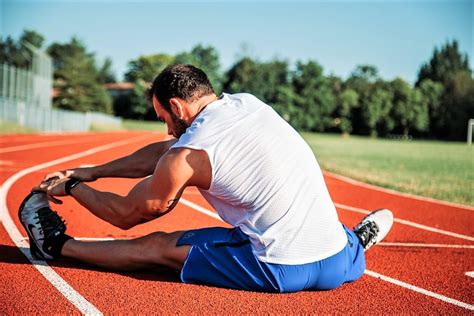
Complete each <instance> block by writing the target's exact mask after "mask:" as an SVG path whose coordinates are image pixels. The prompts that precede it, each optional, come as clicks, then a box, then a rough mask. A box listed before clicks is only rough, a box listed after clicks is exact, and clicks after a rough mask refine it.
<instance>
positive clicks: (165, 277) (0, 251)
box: [0, 245, 181, 283]
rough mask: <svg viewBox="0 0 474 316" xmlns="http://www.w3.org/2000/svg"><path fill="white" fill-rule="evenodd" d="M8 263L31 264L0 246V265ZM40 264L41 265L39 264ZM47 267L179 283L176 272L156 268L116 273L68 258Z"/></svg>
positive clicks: (15, 251)
mask: <svg viewBox="0 0 474 316" xmlns="http://www.w3.org/2000/svg"><path fill="white" fill-rule="evenodd" d="M21 250H26V251H27V252H29V251H30V250H29V249H27V248H22V249H21ZM1 262H3V263H9V264H31V263H30V261H29V260H28V259H27V258H26V257H25V256H24V255H23V253H22V252H21V251H20V249H19V248H17V247H15V246H9V245H0V263H1ZM39 264H41V263H39ZM48 265H49V266H51V267H53V268H54V267H58V268H70V269H76V270H79V269H81V270H91V271H97V272H104V273H117V274H120V275H123V276H127V277H131V278H134V279H137V280H147V281H161V282H173V283H181V281H180V279H179V273H178V272H177V271H174V270H171V269H168V268H166V267H160V266H158V267H156V268H153V269H148V270H137V271H133V272H131V271H127V272H125V271H116V270H107V269H104V268H100V267H96V266H93V265H90V264H87V263H83V262H80V261H77V260H72V259H68V258H61V259H60V260H54V261H48Z"/></svg>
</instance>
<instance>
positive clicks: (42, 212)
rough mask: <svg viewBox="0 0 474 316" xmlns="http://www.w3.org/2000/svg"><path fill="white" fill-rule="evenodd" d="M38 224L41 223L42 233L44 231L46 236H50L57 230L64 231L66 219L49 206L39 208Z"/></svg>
mask: <svg viewBox="0 0 474 316" xmlns="http://www.w3.org/2000/svg"><path fill="white" fill-rule="evenodd" d="M37 214H38V216H37V218H38V222H37V223H38V224H40V227H41V228H40V233H43V232H44V238H45V239H46V238H48V237H50V236H51V235H52V234H53V233H55V232H56V231H64V229H65V228H66V223H65V221H64V220H63V219H62V218H61V216H59V215H58V213H56V212H55V211H53V210H52V209H50V208H49V207H44V208H41V209H39V210H38V213H37Z"/></svg>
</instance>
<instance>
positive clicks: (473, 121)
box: [467, 119, 474, 145]
mask: <svg viewBox="0 0 474 316" xmlns="http://www.w3.org/2000/svg"><path fill="white" fill-rule="evenodd" d="M473 126H474V119H470V120H469V122H468V123H467V144H468V145H472V127H473Z"/></svg>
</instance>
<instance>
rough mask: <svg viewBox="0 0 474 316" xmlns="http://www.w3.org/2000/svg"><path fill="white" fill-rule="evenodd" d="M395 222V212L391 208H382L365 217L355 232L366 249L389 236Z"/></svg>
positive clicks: (355, 228)
mask: <svg viewBox="0 0 474 316" xmlns="http://www.w3.org/2000/svg"><path fill="white" fill-rule="evenodd" d="M392 224H393V214H392V212H391V211H390V210H387V209H380V210H377V211H374V212H372V213H370V214H369V215H367V216H366V217H364V219H363V220H362V222H360V223H359V224H358V225H357V226H356V227H354V229H353V232H354V233H355V234H356V236H357V237H358V238H359V240H360V243H361V244H362V246H363V247H364V251H366V250H368V249H369V248H370V247H372V246H373V245H375V244H377V243H379V242H381V241H382V239H384V238H385V236H387V234H388V232H389V231H390V228H391V227H392Z"/></svg>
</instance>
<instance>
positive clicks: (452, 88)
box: [416, 40, 474, 140]
mask: <svg viewBox="0 0 474 316" xmlns="http://www.w3.org/2000/svg"><path fill="white" fill-rule="evenodd" d="M427 79H430V80H432V81H433V82H438V83H440V84H442V85H443V86H444V91H443V95H442V97H441V102H440V103H439V104H437V109H436V111H434V112H432V113H430V125H431V127H432V128H431V135H432V136H435V137H436V138H445V139H459V140H460V139H463V138H464V133H465V128H466V127H465V126H466V124H467V121H468V120H469V118H472V112H473V111H474V109H473V108H474V106H473V105H472V104H473V103H472V102H470V98H471V97H470V95H471V92H470V91H472V90H473V89H474V87H473V79H472V71H471V69H470V68H469V60H468V56H467V54H464V55H463V54H461V52H460V51H459V46H458V43H457V41H455V40H453V41H452V42H447V43H446V44H445V45H444V46H442V47H441V48H440V49H438V48H435V49H434V52H433V55H432V57H431V59H430V60H429V62H427V63H425V64H423V66H422V67H421V69H420V72H419V74H418V81H417V83H416V86H417V87H420V86H421V84H422V83H423V82H424V81H425V80H427ZM425 92H426V91H425Z"/></svg>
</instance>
